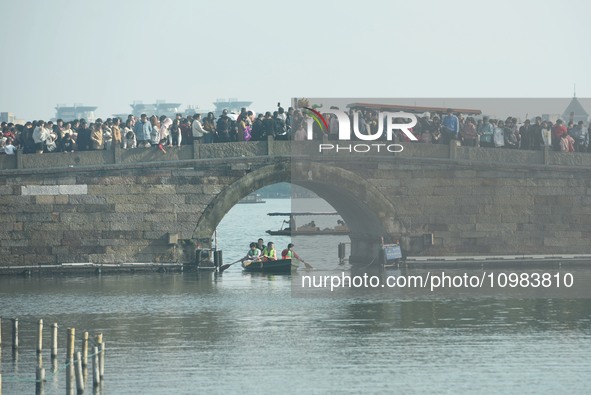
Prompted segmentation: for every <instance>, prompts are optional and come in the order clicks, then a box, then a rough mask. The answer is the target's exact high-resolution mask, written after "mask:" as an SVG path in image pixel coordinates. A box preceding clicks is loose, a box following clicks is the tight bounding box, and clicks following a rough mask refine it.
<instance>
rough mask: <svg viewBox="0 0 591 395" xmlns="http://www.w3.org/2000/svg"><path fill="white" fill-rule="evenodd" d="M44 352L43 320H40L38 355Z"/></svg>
mask: <svg viewBox="0 0 591 395" xmlns="http://www.w3.org/2000/svg"><path fill="white" fill-rule="evenodd" d="M42 352H43V320H39V329H38V330H37V354H41V353H42Z"/></svg>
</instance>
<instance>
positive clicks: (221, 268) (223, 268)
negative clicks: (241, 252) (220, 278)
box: [220, 258, 242, 273]
mask: <svg viewBox="0 0 591 395" xmlns="http://www.w3.org/2000/svg"><path fill="white" fill-rule="evenodd" d="M240 261H242V258H240V259H238V260H237V261H236V262H232V263H226V264H225V265H222V266H220V273H221V272H223V271H224V270H226V269H227V268H229V267H230V266H232V265H233V264H235V263H238V262H240Z"/></svg>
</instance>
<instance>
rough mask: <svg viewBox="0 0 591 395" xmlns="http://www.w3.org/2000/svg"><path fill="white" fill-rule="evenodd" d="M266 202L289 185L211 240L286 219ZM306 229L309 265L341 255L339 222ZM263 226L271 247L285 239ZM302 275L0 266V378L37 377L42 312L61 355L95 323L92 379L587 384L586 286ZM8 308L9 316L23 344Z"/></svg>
mask: <svg viewBox="0 0 591 395" xmlns="http://www.w3.org/2000/svg"><path fill="white" fill-rule="evenodd" d="M324 209H326V207H322V206H319V208H318V211H322V210H324ZM272 211H290V202H289V200H269V201H268V202H267V203H266V204H254V205H237V206H236V207H235V208H234V209H233V210H232V211H231V212H230V213H229V214H228V215H227V216H226V218H224V221H223V222H222V224H220V226H219V228H218V232H217V243H218V247H219V248H221V249H222V250H223V251H224V260H225V262H226V263H230V262H232V261H234V260H236V259H238V258H240V257H241V256H243V255H244V254H245V252H246V250H247V249H248V242H250V241H251V240H256V239H257V238H258V237H260V236H263V235H264V231H265V230H267V229H278V228H279V227H280V226H281V221H282V219H281V218H280V217H268V216H266V213H267V212H272ZM303 221H304V222H306V219H304V220H303ZM315 221H316V222H317V223H318V222H319V220H318V219H315ZM321 221H324V219H323V220H321ZM326 221H328V222H329V223H327V224H326V226H332V225H333V223H336V220H335V218H328V217H327V219H326ZM300 223H302V222H300ZM319 225H321V226H324V224H319ZM267 239H269V238H268V237H265V241H267ZM301 239H305V238H303V237H300V238H298V239H296V241H295V243H296V245H297V250H298V252H299V254H300V255H301V256H302V257H303V258H304V259H306V260H307V261H309V262H310V263H312V264H313V265H314V266H315V267H317V268H318V269H320V270H321V271H324V272H331V271H332V272H335V273H336V272H337V271H340V270H342V269H343V266H339V265H338V260H337V252H336V251H337V250H336V244H337V243H338V242H339V241H346V240H347V238H346V237H345V238H344V239H343V238H341V237H329V238H326V239H322V240H320V239H319V238H316V237H309V238H308V240H301ZM273 240H274V241H275V242H276V243H277V245H278V247H279V250H281V249H282V248H284V244H287V242H289V239H287V238H277V237H276V238H274V239H273ZM318 251H325V253H324V254H321V253H318ZM329 251H332V252H331V253H330V254H328V253H326V252H329ZM345 268H347V266H345ZM297 279H298V275H294V276H293V277H292V276H266V275H251V274H245V273H243V272H242V271H241V269H240V267H239V266H238V265H234V266H232V267H231V268H230V269H228V270H227V271H226V272H224V273H223V275H221V276H216V275H214V274H213V273H188V272H187V273H177V274H170V273H163V274H155V273H154V274H134V275H130V274H125V275H102V276H67V277H38V276H33V277H16V276H4V277H0V315H2V317H3V318H4V319H3V321H2V335H3V336H2V340H3V344H4V347H3V349H2V354H1V359H0V360H1V367H0V370H1V371H2V377H3V387H2V390H3V392H2V393H3V394H4V395H7V394H25V393H34V391H35V383H34V378H35V369H34V367H35V364H36V357H35V328H36V320H37V319H39V318H43V319H44V322H45V325H46V328H48V327H49V325H50V323H52V322H58V323H59V324H60V342H61V344H60V349H59V359H58V361H59V363H60V365H62V364H63V362H64V358H65V357H64V354H65V348H64V347H65V342H64V341H65V330H66V328H67V327H76V329H77V332H78V334H81V332H82V331H83V330H89V331H90V332H91V333H93V332H98V331H100V332H103V333H104V336H105V340H106V342H107V346H108V348H107V357H106V363H105V365H106V366H105V371H106V373H105V376H106V377H105V383H104V385H103V387H102V388H101V389H100V391H99V392H100V393H103V394H130V393H134V394H194V393H224V394H227V393H294V394H299V393H306V394H307V393H327V392H328V393H337V392H338V393H360V392H363V393H429V394H430V393H454V394H455V393H520V394H522V393H529V394H540V393H548V394H557V393H561V394H585V393H591V375H590V374H589V372H591V357H590V355H591V303H590V300H589V299H573V300H561V299H498V298H480V299H444V300H421V299H404V300H399V299H395V298H389V297H387V295H384V294H377V293H376V294H371V293H369V294H363V295H360V296H358V297H347V298H299V297H298V298H295V297H292V281H297ZM11 317H19V319H20V334H21V339H20V345H21V349H20V351H19V353H18V356H15V355H13V353H12V350H11V348H10V330H9V329H10V322H9V320H8V318H11ZM49 341H50V339H49V330H47V331H46V332H45V342H44V343H45V344H44V346H45V351H44V355H43V358H44V366H45V367H46V369H47V378H48V381H47V383H46V385H45V394H63V393H65V391H66V388H65V387H66V383H65V370H64V369H63V368H61V369H60V370H58V372H57V373H56V374H53V373H51V363H50V360H49V344H50V343H49ZM79 344H80V343H79V342H78V341H77V344H76V346H77V347H78V346H79ZM15 357H16V358H15ZM87 393H92V390H91V389H89V387H88V386H87Z"/></svg>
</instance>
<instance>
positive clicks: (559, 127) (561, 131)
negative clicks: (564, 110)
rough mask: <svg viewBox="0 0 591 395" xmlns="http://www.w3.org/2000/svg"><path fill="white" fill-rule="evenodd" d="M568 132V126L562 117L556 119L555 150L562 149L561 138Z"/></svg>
mask: <svg viewBox="0 0 591 395" xmlns="http://www.w3.org/2000/svg"><path fill="white" fill-rule="evenodd" d="M566 132H567V130H566V126H564V123H563V122H562V119H559V120H558V121H556V125H554V126H553V127H552V147H554V150H556V151H560V140H561V139H562V136H564V135H565V134H566Z"/></svg>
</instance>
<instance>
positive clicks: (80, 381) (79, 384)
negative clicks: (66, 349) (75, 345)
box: [75, 351, 84, 394]
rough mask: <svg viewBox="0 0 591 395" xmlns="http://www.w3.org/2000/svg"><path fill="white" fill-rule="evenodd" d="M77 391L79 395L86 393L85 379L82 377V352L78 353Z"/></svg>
mask: <svg viewBox="0 0 591 395" xmlns="http://www.w3.org/2000/svg"><path fill="white" fill-rule="evenodd" d="M75 363H76V367H75V370H76V389H77V390H78V393H79V394H83V393H84V377H83V376H82V355H81V353H80V351H78V352H77V353H76V361H75Z"/></svg>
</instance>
